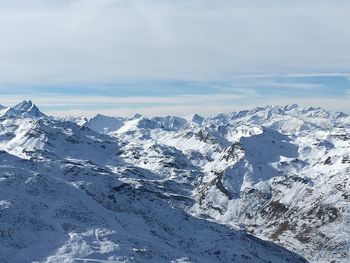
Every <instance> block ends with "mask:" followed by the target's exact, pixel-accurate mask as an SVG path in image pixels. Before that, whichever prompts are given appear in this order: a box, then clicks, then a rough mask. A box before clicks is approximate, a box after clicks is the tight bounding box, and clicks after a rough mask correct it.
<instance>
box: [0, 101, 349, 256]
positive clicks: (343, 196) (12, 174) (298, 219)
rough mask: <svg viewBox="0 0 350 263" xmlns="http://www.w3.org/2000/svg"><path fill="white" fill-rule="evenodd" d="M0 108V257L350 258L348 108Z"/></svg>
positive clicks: (27, 103)
mask: <svg viewBox="0 0 350 263" xmlns="http://www.w3.org/2000/svg"><path fill="white" fill-rule="evenodd" d="M8 112H10V113H8ZM0 113H1V114H0V116H1V117H0V150H1V152H0V156H1V158H0V172H1V178H0V196H1V198H0V199H1V200H0V218H1V232H0V233H1V235H0V261H1V262H76V261H79V260H81V261H84V260H85V262H306V260H305V259H304V258H306V259H307V260H308V261H310V262H331V261H332V260H334V262H348V261H349V260H350V255H349V249H350V232H349V229H350V228H349V227H350V223H349V218H350V205H349V204H350V182H349V181H350V179H349V177H350V117H349V116H348V115H346V114H344V113H332V112H329V111H326V110H323V109H321V108H302V107H299V106H297V105H288V106H283V107H277V106H274V107H273V106H268V107H261V108H255V109H251V110H245V111H240V112H233V113H228V114H220V115H218V116H214V117H209V118H204V117H201V116H199V115H196V114H194V115H191V116H188V117H185V118H180V117H175V116H167V117H153V118H146V117H144V116H141V115H139V114H136V115H134V116H131V117H128V118H123V117H108V116H103V115H99V114H98V115H96V116H95V117H93V118H90V119H89V118H71V117H67V118H60V119H58V118H51V117H46V115H45V114H43V113H41V112H40V110H39V109H38V108H37V107H36V106H35V105H34V104H33V103H32V102H30V101H24V102H22V103H20V104H18V105H16V106H14V107H9V108H4V109H2V110H0ZM7 113H8V114H7ZM271 241H272V242H273V243H275V244H273V243H272V242H271Z"/></svg>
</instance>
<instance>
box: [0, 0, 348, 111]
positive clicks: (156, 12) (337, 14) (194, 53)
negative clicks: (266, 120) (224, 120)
mask: <svg viewBox="0 0 350 263" xmlns="http://www.w3.org/2000/svg"><path fill="white" fill-rule="evenodd" d="M349 13H350V1H345V0H338V1H330V0H329V1H326V0H310V1H301V0H294V1H291V0H286V1H278V0H266V1H264V5H263V6H262V5H261V3H260V1H258V0H252V1H243V0H236V1H231V0H222V1H210V0H201V1H200V0H179V1H170V0H162V1H160V0H152V1H150V0H137V1H136V0H61V1H58V0H57V1H44V0H28V1H24V0H13V1H1V2H0V32H1V35H0V92H1V97H0V98H1V99H0V104H3V105H11V104H15V103H16V102H18V101H19V100H22V99H32V100H33V101H34V102H35V103H36V104H37V105H38V106H40V108H42V109H43V110H44V111H45V112H48V113H49V114H53V115H68V114H69V115H89V116H90V115H94V114H96V113H97V112H99V113H104V114H108V115H123V116H125V115H131V114H133V113H135V112H139V113H142V114H144V115H166V114H175V115H187V114H190V113H192V112H197V113H200V114H202V115H212V114H217V113H220V112H227V111H233V110H237V109H243V108H250V107H255V106H262V105H267V104H280V105H284V104H290V103H298V104H300V105H303V106H322V107H325V108H328V109H331V110H340V111H344V112H348V113H350V106H349V103H348V102H349V101H350V48H349V46H350V32H349V31H350V30H349V28H348V25H349V24H350V16H349Z"/></svg>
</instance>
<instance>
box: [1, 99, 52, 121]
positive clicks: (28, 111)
mask: <svg viewBox="0 0 350 263" xmlns="http://www.w3.org/2000/svg"><path fill="white" fill-rule="evenodd" d="M0 114H1V115H2V116H21V117H35V118H42V117H46V115H45V114H44V113H42V112H41V111H40V110H39V108H38V107H37V106H36V105H35V104H34V103H33V102H32V101H31V100H24V101H22V102H20V103H18V104H17V105H15V106H13V107H8V108H4V109H2V113H0Z"/></svg>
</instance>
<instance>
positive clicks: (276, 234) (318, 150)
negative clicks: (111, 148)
mask: <svg viewBox="0 0 350 263" xmlns="http://www.w3.org/2000/svg"><path fill="white" fill-rule="evenodd" d="M162 120H163V119H162V118H159V117H158V118H151V119H147V118H145V117H142V116H138V117H137V118H131V119H124V120H123V125H122V126H121V127H120V128H117V129H115V131H112V129H109V131H110V132H109V135H111V136H114V137H115V138H118V140H120V141H121V142H123V143H122V144H121V149H120V152H119V156H120V158H122V159H123V160H125V161H126V162H127V163H131V164H133V165H135V166H137V167H140V168H143V169H146V170H149V171H152V172H153V173H155V174H157V175H158V176H160V177H161V178H166V179H167V180H170V181H172V182H174V181H176V182H187V183H188V182H189V183H190V185H193V186H194V187H192V186H190V187H189V191H190V192H191V195H192V197H193V198H194V200H195V202H194V204H193V205H192V206H191V208H190V209H189V211H190V213H191V214H192V215H193V216H196V217H207V218H210V220H213V221H215V222H217V223H220V224H225V225H229V226H232V227H241V228H243V229H246V230H247V231H248V232H250V233H252V234H254V235H256V236H258V237H260V238H263V239H266V240H271V241H273V242H275V243H278V244H281V245H283V246H284V247H286V248H288V249H290V250H292V251H296V252H297V253H299V254H302V255H303V256H305V257H306V258H308V259H309V260H311V261H313V262H330V261H332V260H336V261H339V262H348V261H349V260H350V255H349V252H348V251H349V249H350V233H349V229H350V228H349V226H350V224H349V220H350V219H349V218H350V217H349V215H350V214H349V211H350V205H349V202H350V199H349V196H350V182H349V180H350V179H349V177H350V167H349V166H350V162H349V159H350V117H349V116H348V115H346V114H344V113H340V112H335V113H333V112H329V111H327V110H324V109H321V108H313V107H311V108H302V107H299V106H298V105H287V106H282V107H279V106H267V107H259V108H255V109H250V110H244V111H239V112H232V113H228V114H220V115H218V116H214V117H210V118H202V117H200V116H198V115H191V116H189V117H186V118H185V119H181V125H177V126H176V128H174V127H175V126H172V127H173V128H169V127H168V126H166V125H164V124H162ZM92 128H93V127H92Z"/></svg>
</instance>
